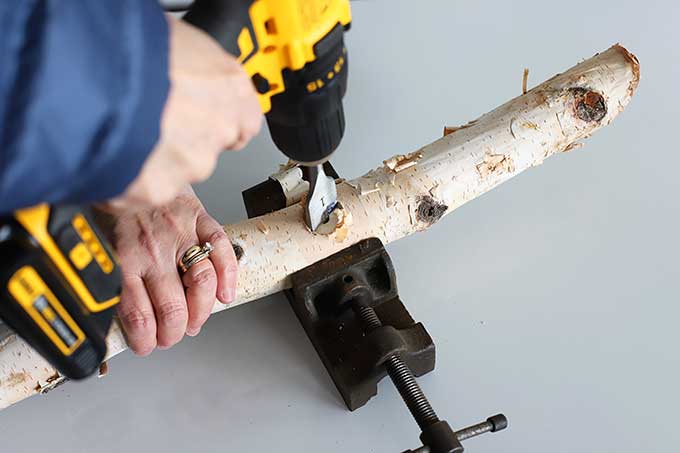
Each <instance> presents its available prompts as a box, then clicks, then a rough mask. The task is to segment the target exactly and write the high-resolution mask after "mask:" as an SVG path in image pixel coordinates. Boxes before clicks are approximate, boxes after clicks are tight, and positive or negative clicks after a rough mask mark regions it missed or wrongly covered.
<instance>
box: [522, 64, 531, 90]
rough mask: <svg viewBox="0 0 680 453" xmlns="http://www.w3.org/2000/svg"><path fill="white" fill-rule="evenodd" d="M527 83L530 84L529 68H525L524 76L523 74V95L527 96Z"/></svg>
mask: <svg viewBox="0 0 680 453" xmlns="http://www.w3.org/2000/svg"><path fill="white" fill-rule="evenodd" d="M527 82H529V68H524V74H522V94H527Z"/></svg>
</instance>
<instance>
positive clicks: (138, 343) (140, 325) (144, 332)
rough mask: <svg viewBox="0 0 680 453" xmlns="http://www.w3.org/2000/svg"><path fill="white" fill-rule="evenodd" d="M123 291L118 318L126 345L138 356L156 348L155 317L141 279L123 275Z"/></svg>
mask: <svg viewBox="0 0 680 453" xmlns="http://www.w3.org/2000/svg"><path fill="white" fill-rule="evenodd" d="M122 286H123V290H122V292H121V295H120V303H119V304H118V317H119V318H120V321H121V323H122V324H123V330H124V331H125V334H126V337H127V343H128V345H129V346H130V349H132V351H133V352H134V353H135V354H137V355H139V356H146V355H149V354H150V353H151V351H153V349H154V348H155V347H156V317H155V315H154V310H153V306H152V305H151V300H149V296H148V294H147V292H146V287H145V286H144V282H143V281H142V279H141V277H139V276H136V275H125V274H124V275H123V279H122Z"/></svg>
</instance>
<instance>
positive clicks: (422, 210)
mask: <svg viewBox="0 0 680 453" xmlns="http://www.w3.org/2000/svg"><path fill="white" fill-rule="evenodd" d="M448 209H449V207H448V206H447V205H445V204H444V203H439V202H438V201H437V200H435V199H434V198H432V197H431V196H429V195H425V196H424V197H420V198H419V199H418V207H417V208H416V218H417V219H418V221H419V222H423V223H427V224H428V225H432V224H434V223H435V222H437V221H438V220H439V219H441V218H442V216H443V215H444V214H445V213H446V211H447V210H448Z"/></svg>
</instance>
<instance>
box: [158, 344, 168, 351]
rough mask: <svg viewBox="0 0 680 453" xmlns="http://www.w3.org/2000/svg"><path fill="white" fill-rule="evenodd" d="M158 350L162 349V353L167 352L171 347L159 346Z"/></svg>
mask: <svg viewBox="0 0 680 453" xmlns="http://www.w3.org/2000/svg"><path fill="white" fill-rule="evenodd" d="M157 348H158V349H160V350H161V351H165V350H166V349H170V346H160V345H159V346H157Z"/></svg>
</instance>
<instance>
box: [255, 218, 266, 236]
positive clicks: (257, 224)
mask: <svg viewBox="0 0 680 453" xmlns="http://www.w3.org/2000/svg"><path fill="white" fill-rule="evenodd" d="M255 227H256V228H257V229H258V230H260V233H262V234H265V235H266V234H269V227H268V226H267V225H265V224H264V222H263V221H262V220H257V221H256V222H255Z"/></svg>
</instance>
